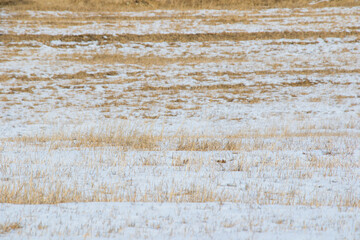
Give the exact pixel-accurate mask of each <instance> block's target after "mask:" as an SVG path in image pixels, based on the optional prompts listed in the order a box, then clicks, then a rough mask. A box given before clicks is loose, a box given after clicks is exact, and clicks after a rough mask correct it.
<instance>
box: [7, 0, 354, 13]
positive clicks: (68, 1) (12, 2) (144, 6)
mask: <svg viewBox="0 0 360 240" xmlns="http://www.w3.org/2000/svg"><path fill="white" fill-rule="evenodd" d="M310 2H312V1H310V0H244V1H239V0H101V1H100V0H64V1H57V0H32V1H25V0H1V1H0V7H9V8H12V9H21V10H25V9H27V10H28V9H31V10H56V11H58V10H71V11H119V10H148V9H199V8H215V9H219V8H222V9H249V8H270V7H304V6H309V3H310ZM358 4H359V3H358V1H355V0H336V1H331V2H326V3H320V4H315V5H312V6H324V5H325V6H355V5H358Z"/></svg>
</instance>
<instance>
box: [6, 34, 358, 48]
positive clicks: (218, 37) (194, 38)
mask: <svg viewBox="0 0 360 240" xmlns="http://www.w3.org/2000/svg"><path fill="white" fill-rule="evenodd" d="M348 36H357V37H360V32H359V31H342V32H332V31H318V32H314V31H307V32H300V31H283V32H235V33H228V32H225V33H196V34H186V33H167V34H140V35H137V34H119V35H98V34H81V35H45V34H2V35H0V41H1V42H5V43H8V42H18V41H37V42H41V43H44V44H47V45H50V44H51V41H55V40H59V41H62V42H88V41H98V42H99V44H101V43H111V42H116V43H127V42H206V41H248V40H269V39H283V38H285V39H306V38H323V39H324V38H330V37H339V38H343V37H348Z"/></svg>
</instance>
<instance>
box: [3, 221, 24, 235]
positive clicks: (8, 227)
mask: <svg viewBox="0 0 360 240" xmlns="http://www.w3.org/2000/svg"><path fill="white" fill-rule="evenodd" d="M19 228H22V226H21V224H20V223H18V222H7V223H4V224H0V234H5V233H8V232H11V231H14V230H17V229H19Z"/></svg>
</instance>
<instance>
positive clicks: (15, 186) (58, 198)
mask: <svg viewBox="0 0 360 240" xmlns="http://www.w3.org/2000/svg"><path fill="white" fill-rule="evenodd" d="M0 191H1V195H0V203H12V204H57V203H65V202H80V201H84V200H85V198H84V195H83V193H81V192H80V191H78V190H77V189H76V188H69V187H66V186H64V185H63V184H62V183H60V182H56V183H53V184H51V185H44V184H36V183H35V182H34V181H33V180H32V179H30V181H28V182H25V183H20V182H15V183H14V182H12V184H11V185H8V184H1V185H0Z"/></svg>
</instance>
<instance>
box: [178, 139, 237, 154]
mask: <svg viewBox="0 0 360 240" xmlns="http://www.w3.org/2000/svg"><path fill="white" fill-rule="evenodd" d="M237 145H238V144H237V142H235V141H234V140H229V139H223V140H217V139H201V138H191V137H186V136H181V137H180V138H179V141H178V144H177V147H176V150H177V151H233V150H236V149H237V148H238V146H237Z"/></svg>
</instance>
